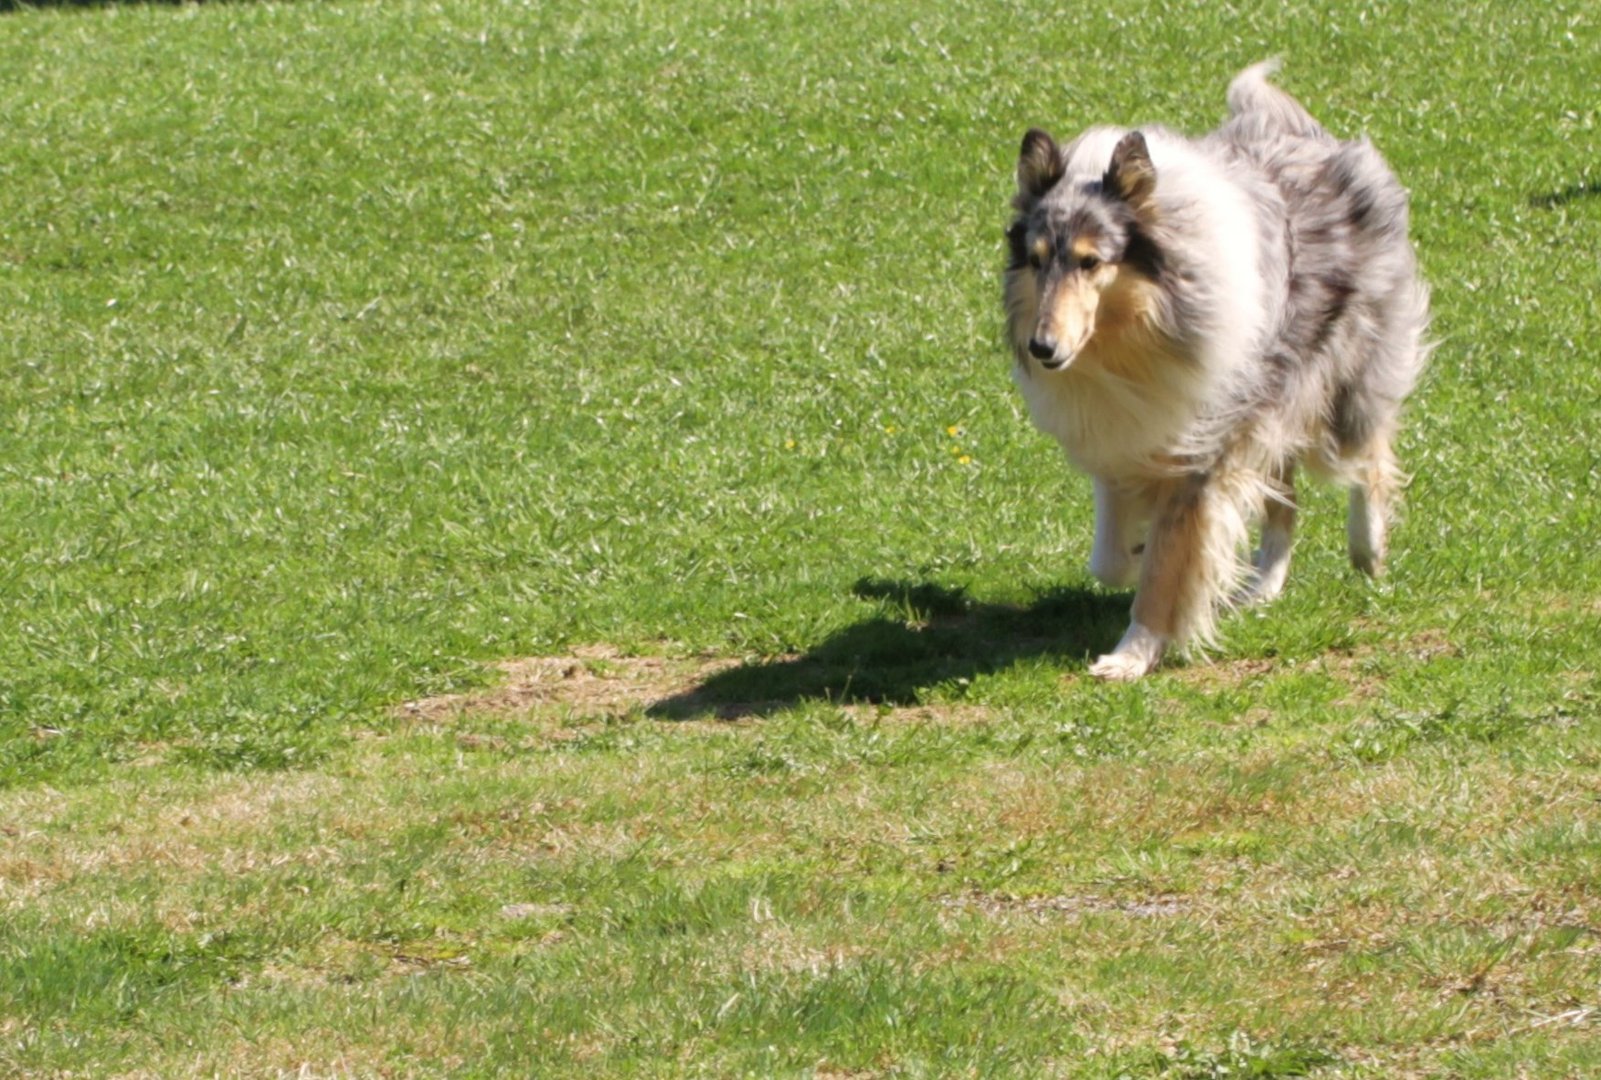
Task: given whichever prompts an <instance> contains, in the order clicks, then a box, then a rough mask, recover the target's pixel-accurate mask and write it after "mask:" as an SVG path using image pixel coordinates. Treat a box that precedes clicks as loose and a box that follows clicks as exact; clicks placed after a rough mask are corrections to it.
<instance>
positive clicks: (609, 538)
mask: <svg viewBox="0 0 1601 1080" xmlns="http://www.w3.org/2000/svg"><path fill="white" fill-rule="evenodd" d="M13 7H15V5H7V4H3V3H0V10H4V11H5V13H4V14H0V113H3V115H4V116H5V118H6V119H5V124H4V125H3V132H0V148H3V149H0V296H4V298H5V300H6V304H5V310H4V313H3V314H0V416H3V417H4V422H3V424H0V1073H15V1074H27V1075H65V1074H75V1075H106V1074H123V1075H139V1076H183V1075H214V1074H219V1073H220V1074H226V1075H277V1074H280V1073H283V1074H297V1075H298V1074H301V1073H302V1072H304V1074H308V1075H311V1074H314V1075H374V1074H382V1073H393V1074H403V1075H434V1074H462V1075H495V1074H506V1075H552V1076H565V1075H571V1076H580V1075H582V1076H594V1075H603V1076H651V1077H655V1076H768V1075H795V1076H804V1075H810V1076H817V1077H835V1078H838V1077H845V1076H945V1075H978V1076H991V1075H1007V1076H1026V1077H1033V1076H1041V1075H1060V1076H1073V1077H1079V1076H1083V1077H1106V1078H1112V1077H1120V1076H1130V1077H1166V1078H1175V1077H1223V1076H1228V1077H1237V1076H1258V1077H1278V1076H1299V1075H1311V1076H1331V1077H1332V1076H1341V1077H1346V1076H1351V1077H1357V1076H1360V1077H1393V1076H1400V1075H1420V1076H1460V1077H1499V1076H1541V1077H1546V1076H1575V1077H1577V1076H1585V1075H1593V1074H1595V1073H1596V1072H1597V1071H1601V1040H1597V1039H1596V1038H1595V1036H1594V1032H1595V1025H1596V1023H1597V1022H1598V1021H1601V990H1598V980H1601V940H1598V938H1597V934H1598V933H1601V892H1598V890H1597V887H1596V882H1597V881H1598V880H1601V810H1598V805H1601V804H1598V802H1597V797H1598V795H1601V751H1598V749H1597V746H1598V742H1597V739H1598V736H1601V708H1598V707H1597V701H1598V694H1601V689H1598V687H1597V684H1596V681H1595V671H1596V665H1597V658H1598V655H1601V649H1598V646H1597V640H1598V634H1601V557H1598V555H1597V553H1596V538H1597V536H1598V535H1601V513H1598V511H1597V506H1598V505H1601V501H1598V491H1597V471H1598V470H1597V467H1598V460H1597V458H1598V452H1601V451H1598V446H1601V444H1598V443H1597V440H1596V439H1595V438H1594V437H1593V429H1594V426H1595V416H1596V408H1597V402H1601V363H1598V360H1601V355H1598V350H1597V346H1596V344H1595V342H1596V340H1597V337H1598V331H1601V320H1598V318H1597V315H1596V313H1595V303H1594V295H1595V284H1596V252H1597V251H1601V196H1598V194H1597V191H1598V186H1601V177H1598V176H1597V173H1596V168H1597V164H1596V161H1595V153H1594V147H1595V145H1596V140H1597V138H1598V136H1597V122H1598V114H1597V104H1596V100H1595V87H1596V85H1597V82H1598V80H1601V61H1598V60H1597V57H1601V27H1598V23H1601V18H1598V16H1597V13H1596V11H1595V10H1594V9H1593V6H1592V5H1589V4H1584V3H1576V2H1571V3H1570V2H1563V3H1554V4H1547V5H1541V6H1537V7H1528V8H1525V7H1522V6H1517V5H1503V4H1497V3H1489V2H1477V0H1474V2H1468V3H1463V4H1458V5H1453V6H1451V7H1450V8H1449V10H1447V9H1446V8H1443V7H1438V6H1433V5H1420V4H1408V3H1379V4H1372V5H1357V4H1343V3H1341V4H1336V3H1328V4H1310V3H1291V4H1285V5H1256V6H1247V7H1246V9H1245V10H1229V9H1227V8H1225V7H1223V6H1219V5H1213V4H1205V3H1199V2H1195V3H1169V4H1160V5H1157V4H1150V5H1102V6H1101V7H1097V6H1095V5H1066V6H1063V7H1061V8H1059V9H1050V8H1048V7H1040V6H1038V5H1033V6H1030V5H1020V4H1009V3H1008V4H985V5H940V6H933V5H931V6H927V7H926V9H925V8H918V7H914V6H910V5H892V4H882V3H867V4H843V3H835V2H815V3H796V4H786V5H780V6H778V7H776V8H774V9H763V8H759V7H750V6H748V5H745V4H738V3H727V2H723V0H711V2H707V3H697V4H688V3H673V4H652V5H645V4H628V3H613V2H610V0H603V2H601V3H599V4H577V3H569V2H566V0H561V2H556V3H533V4H530V3H514V2H509V0H508V2H498V0H439V2H433V3H420V2H412V0H395V2H391V3H383V4H378V3H367V4H356V3H343V2H337V3H299V4H287V3H284V4H253V3H238V4H207V5H201V6H169V5H154V6H144V5H135V4H126V5H121V4H114V5H108V6H105V7H93V6H91V7H78V6H74V5H65V6H60V7H55V6H51V7H46V8H41V9H37V10H36V9H31V8H26V7H23V8H21V9H18V10H6V9H9V8H13ZM1102 7H1105V8H1107V9H1108V10H1104V11H1103V10H1101V8H1102ZM1274 54H1281V55H1283V56H1284V57H1285V59H1286V67H1285V71H1284V74H1283V76H1282V78H1281V80H1280V81H1281V82H1282V83H1283V84H1284V85H1285V86H1286V87H1287V88H1288V89H1290V90H1291V91H1292V92H1294V93H1296V94H1297V95H1298V96H1300V98H1301V99H1302V100H1303V101H1305V102H1306V103H1307V104H1308V106H1309V107H1310V108H1311V109H1312V110H1313V112H1314V113H1315V114H1316V115H1318V116H1319V117H1320V118H1321V119H1323V120H1324V121H1325V122H1326V123H1327V124H1328V125H1329V126H1330V127H1331V128H1333V129H1334V130H1335V131H1337V132H1339V133H1341V134H1342V135H1348V136H1355V135H1357V134H1359V133H1366V134H1368V135H1369V136H1371V137H1372V138H1373V139H1374V141H1375V142H1376V143H1377V145H1378V146H1379V147H1380V148H1381V150H1382V151H1383V152H1384V153H1385V155H1386V156H1387V158H1388V159H1389V160H1390V161H1391V163H1392V164H1393V165H1394V166H1395V168H1396V170H1397V172H1398V173H1399V174H1400V176H1401V177H1402V179H1403V181H1404V182H1405V183H1406V184H1407V186H1408V187H1409V189H1410V190H1411V191H1412V193H1413V223H1414V235H1415V237H1416V240H1417V244H1418V248H1419V252H1420V255H1421V258H1422V261H1423V264H1424V268H1425V272H1426V274H1427V276H1428V277H1429V279H1430V280H1431V282H1432V283H1433V285H1434V290H1435V291H1434V296H1435V316H1436V317H1435V333H1436V336H1437V337H1438V338H1439V339H1440V342H1441V344H1440V347H1439V349H1438V351H1437V352H1436V354H1435V359H1434V363H1433V367H1432V368H1431V370H1430V372H1429V374H1428V376H1427V378H1426V379H1425V382H1424V384H1423V386H1422V387H1421V388H1420V389H1419V392H1418V394H1417V395H1416V397H1415V399H1414V401H1413V403H1412V405H1411V408H1410V411H1409V419H1408V425H1407V427H1406V429H1405V431H1404V434H1403V437H1402V441H1401V448H1400V449H1401V455H1402V459H1403V464H1404V465H1405V467H1406V468H1407V469H1408V470H1409V471H1411V472H1412V473H1413V474H1414V475H1415V480H1414V481H1413V483H1412V484H1411V487H1410V489H1409V491H1408V495H1407V504H1406V510H1405V516H1404V518H1403V520H1402V522H1401V523H1400V526H1399V528H1398V529H1397V531H1396V534H1395V550H1394V554H1393V558H1392V563H1391V573H1390V576H1389V578H1388V579H1387V580H1386V581H1385V582H1384V583H1383V584H1382V585H1379V586H1374V585H1371V584H1369V583H1367V582H1365V581H1363V580H1361V579H1359V578H1358V577H1357V576H1355V575H1354V574H1353V573H1352V572H1351V571H1350V570H1349V569H1348V568H1347V567H1346V565H1345V562H1344V559H1343V555H1342V544H1343V523H1342V520H1341V518H1342V514H1341V510H1342V501H1343V500H1342V499H1341V498H1340V497H1339V495H1338V494H1337V493H1333V492H1329V491H1316V490H1315V489H1314V490H1312V491H1309V492H1308V496H1309V497H1308V498H1307V500H1306V508H1307V513H1305V514H1304V515H1303V518H1302V520H1303V522H1304V532H1303V536H1302V539H1301V542H1300V544H1299V546H1298V549H1297V558H1296V565H1295V567H1294V569H1293V571H1292V575H1291V580H1290V585H1289V588H1288V591H1287V592H1286V594H1285V596H1284V597H1283V598H1282V599H1281V600H1279V601H1278V602H1276V603H1275V604H1273V605H1272V606H1271V608H1269V609H1267V610H1266V611H1264V612H1261V613H1251V614H1248V615H1244V616H1240V617H1236V618H1233V619H1231V620H1229V621H1228V622H1227V623H1226V625H1225V628H1224V631H1225V637H1224V647H1223V649H1222V650H1221V652H1220V653H1219V654H1218V656H1216V657H1215V658H1214V662H1213V663H1210V664H1207V663H1197V664H1193V665H1190V666H1188V667H1185V666H1181V665H1175V666H1172V667H1169V668H1167V669H1164V670H1163V671H1162V672H1161V673H1160V674H1158V675H1157V676H1155V677H1153V678H1151V679H1149V680H1147V681H1145V682H1143V683H1140V684H1138V685H1135V686H1128V687H1108V686H1102V685H1097V684H1094V683H1092V682H1090V681H1089V680H1088V679H1086V678H1085V676H1084V666H1085V662H1086V659H1087V658H1089V657H1091V656H1093V655H1095V654H1096V653H1097V652H1099V651H1101V650H1103V649H1104V648H1105V647H1106V646H1107V645H1109V644H1111V643H1112V642H1113V641H1115V640H1116V637H1117V635H1118V633H1119V632H1120V630H1121V623H1122V619H1123V618H1124V614H1125V612H1126V607H1127V603H1128V597H1127V596H1126V595H1124V594H1117V593H1107V592H1104V591H1103V590H1100V589H1099V588H1098V587H1095V586H1094V585H1093V584H1092V583H1091V582H1090V580H1089V579H1088V577H1087V575H1086V573H1085V572H1084V570H1083V569H1082V566H1083V563H1084V561H1085V559H1086V557H1087V552H1088V547H1089V537H1090V529H1091V515H1090V507H1089V492H1088V485H1087V483H1086V482H1085V481H1083V480H1082V479H1081V478H1078V477H1075V476H1073V475H1072V474H1071V473H1070V472H1069V471H1068V470H1067V468H1066V467H1065V466H1064V465H1063V463H1062V461H1061V458H1060V454H1059V452H1058V451H1056V450H1055V449H1053V447H1051V446H1050V445H1048V444H1047V443H1046V441H1045V440H1044V439H1043V438H1042V437H1040V436H1039V435H1037V434H1036V433H1034V432H1033V431H1032V430H1031V429H1030V427H1029V425H1028V424H1027V422H1026V420H1025V419H1024V418H1023V416H1022V413H1021V407H1020V403H1019V401H1018V399H1017V397H1016V395H1015V392H1014V391H1013V390H1012V389H1011V387H1010V385H1009V380H1008V370H1007V369H1008V360H1007V359H1006V358H1005V356H1004V355H1003V353H1004V349H1003V347H1002V342H1001V333H1000V326H999V323H1000V319H999V310H998V308H999V297H998V293H999V287H998V274H999V269H1000V264H1001V261H1002V253H1001V238H1000V234H1001V230H1002V228H1003V226H1004V224H1005V222H1006V214H1007V211H1006V202H1007V199H1008V198H1009V195H1010V190H1009V189H1010V185H1011V179H1010V177H1011V170H1012V167H1013V164H1014V158H1013V156H1014V155H1015V153H1016V145H1017V139H1018V137H1019V136H1020V134H1021V133H1022V131H1023V130H1025V129H1026V128H1027V127H1028V126H1030V125H1034V124H1044V125H1047V126H1049V127H1050V128H1051V129H1052V130H1053V131H1054V132H1055V133H1057V134H1058V135H1066V134H1071V133H1072V132H1073V131H1074V130H1076V129H1077V128H1079V127H1082V126H1084V125H1087V124H1089V123H1093V122H1101V121H1123V122H1135V121H1146V120H1149V121H1156V122H1163V123H1167V124H1170V125H1173V126H1176V127H1180V128H1185V129H1189V130H1202V129H1204V128H1206V127H1207V126H1209V125H1210V124H1212V123H1213V122H1215V120H1216V119H1217V118H1218V117H1219V116H1220V115H1221V112H1222V108H1223V105H1222V92H1223V88H1224V86H1225V85H1226V83H1227V80H1228V78H1229V77H1230V76H1231V75H1232V74H1233V73H1234V72H1235V71H1236V70H1238V69H1239V68H1240V67H1242V66H1244V65H1245V64H1247V63H1250V62H1252V61H1255V60H1258V59H1261V58H1262V57H1264V56H1268V55H1274ZM601 646H604V650H599V649H598V648H597V647H601ZM567 654H576V655H578V656H580V657H583V658H585V659H583V661H582V665H581V666H582V668H583V670H582V671H581V672H579V673H578V674H576V675H574V676H572V677H571V678H568V679H567V680H566V682H565V683H563V684H561V685H562V686H565V687H566V689H561V688H560V687H558V688H557V689H555V690H552V689H551V687H550V686H549V685H543V684H542V685H543V688H536V689H535V690H534V691H531V693H532V696H531V697H525V698H523V699H516V698H515V695H512V696H511V697H507V696H505V695H504V694H503V695H502V697H499V698H496V697H495V696H494V694H495V693H496V691H495V690H494V689H493V688H494V686H495V685H496V683H497V681H498V680H500V679H502V678H503V676H502V675H501V674H499V673H498V672H497V671H496V669H495V668H494V667H493V662H495V661H498V660H503V659H507V658H515V657H528V656H534V657H540V656H549V657H555V656H563V655H567ZM656 658H665V660H660V661H658V660H657V659H656ZM658 663H659V664H664V665H665V667H662V668H660V669H659V668H657V667H653V666H652V664H658ZM539 670H546V669H539ZM551 670H554V669H551ZM658 670H665V671H667V672H668V673H669V675H670V676H671V677H663V678H658V679H656V680H655V681H651V678H650V677H648V676H650V673H651V672H656V671H658ZM629 680H638V682H637V686H638V688H639V692H637V693H634V694H633V696H632V697H630V696H629V695H628V694H627V693H623V692H620V691H617V690H616V688H617V687H619V686H623V687H625V688H626V687H627V686H632V685H635V684H634V683H630V681H629ZM580 687H590V688H599V689H598V690H597V691H596V692H597V693H601V692H602V691H604V693H609V694H610V695H611V696H609V697H607V696H604V693H603V694H602V696H599V697H590V698H583V697H581V696H579V695H577V693H576V690H575V688H580ZM608 688H610V689H608ZM474 694H486V695H488V696H485V697H481V698H475V697H473V696H471V695H474ZM440 695H464V696H461V697H456V698H452V699H440V697H439V696H440ZM429 697H432V698H434V699H435V701H434V703H433V704H432V705H431V706H429V707H427V708H421V709H413V710H406V709H402V708H399V706H400V705H401V704H402V703H404V702H408V701H417V700H419V699H423V698H429ZM511 700H521V701H522V707H521V708H507V707H505V705H506V703H507V702H508V701H511ZM497 702H498V703H499V704H498V705H497V704H496V703H497ZM709 716H723V717H726V718H727V720H726V722H715V721H711V720H708V717H709Z"/></svg>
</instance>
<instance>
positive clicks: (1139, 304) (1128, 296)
mask: <svg viewBox="0 0 1601 1080" xmlns="http://www.w3.org/2000/svg"><path fill="white" fill-rule="evenodd" d="M1090 276H1091V277H1093V278H1094V279H1096V281H1097V282H1098V283H1099V284H1100V287H1101V303H1100V309H1099V314H1098V315H1097V323H1098V325H1099V326H1100V328H1101V329H1102V330H1104V331H1106V332H1108V333H1117V332H1120V331H1122V330H1125V329H1127V328H1129V327H1132V326H1134V325H1137V324H1139V323H1143V322H1146V321H1148V320H1149V319H1150V318H1151V317H1152V316H1153V315H1154V314H1155V313H1156V301H1157V297H1158V296H1159V295H1160V291H1159V290H1158V289H1157V286H1156V283H1155V282H1153V281H1151V280H1150V279H1149V278H1147V277H1145V276H1144V275H1142V274H1139V273H1136V272H1135V271H1133V270H1128V269H1126V268H1124V267H1123V266H1122V264H1120V263H1103V264H1101V265H1100V266H1098V267H1096V268H1095V270H1094V271H1092V272H1091V275H1090Z"/></svg>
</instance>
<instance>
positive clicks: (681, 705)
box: [396, 645, 995, 748]
mask: <svg viewBox="0 0 1601 1080" xmlns="http://www.w3.org/2000/svg"><path fill="white" fill-rule="evenodd" d="M798 660H799V658H798V657H778V658H776V659H771V658H770V659H766V660H764V661H762V662H761V664H760V665H759V667H763V668H766V667H782V666H783V665H785V664H786V663H795V662H798ZM746 663H748V662H747V661H742V660H740V659H738V658H735V657H728V656H714V655H707V654H703V655H698V656H689V657H668V656H630V655H626V654H624V653H623V652H622V651H621V650H618V649H616V648H613V647H611V646H609V645H587V646H584V647H582V648H579V649H576V650H574V651H573V652H571V653H569V654H567V655H564V656H535V657H527V658H524V659H519V660H505V661H502V662H501V663H499V664H497V665H496V667H497V668H498V669H499V670H500V671H501V672H503V673H504V675H505V679H504V681H503V682H502V683H500V684H499V685H497V686H493V687H489V688H488V689H485V690H477V691H472V692H469V693H465V694H441V695H439V696H437V697H429V698H421V699H419V700H417V701H408V702H406V703H405V704H403V705H400V706H399V707H398V708H397V709H396V712H397V713H398V714H399V715H400V716H402V717H404V718H406V719H409V720H417V721H422V722H424V723H438V722H442V721H448V720H452V719H456V718H459V717H462V716H468V715H481V716H525V715H538V714H545V715H551V714H555V715H557V716H560V717H563V718H566V719H569V720H574V719H576V720H588V719H609V718H620V717H624V716H628V715H630V714H635V713H641V712H643V713H646V714H648V715H650V716H652V717H656V718H658V719H666V720H672V721H674V722H676V723H679V724H680V725H682V726H684V727H685V728H691V729H692V728H694V727H695V723H694V722H695V721H696V720H704V719H710V720H713V721H716V722H727V721H733V720H746V719H753V718H756V717H760V716H765V715H768V714H770V713H772V712H775V711H777V710H779V709H782V708H785V707H788V706H793V705H796V704H799V703H800V702H801V701H802V700H805V698H803V697H800V696H797V695H795V694H794V693H789V694H782V693H777V694H775V695H774V696H771V697H764V696H762V695H761V692H760V691H761V688H760V687H746V686H741V687H740V688H739V689H733V690H731V689H730V688H729V687H728V686H727V685H723V686H719V685H718V684H719V683H720V682H726V680H719V679H718V676H722V675H726V674H728V673H731V672H735V671H736V669H739V668H741V667H742V666H744V665H745V664H746ZM753 666H758V665H753ZM746 681H747V682H750V683H755V680H746ZM751 688H754V689H755V690H756V692H755V693H749V692H747V691H748V690H749V689H751ZM840 708H841V709H842V710H843V711H845V712H846V713H848V714H849V715H850V716H851V718H852V719H854V720H856V721H858V722H860V723H871V722H874V721H877V720H883V721H890V722H894V723H900V724H905V723H913V724H918V723H925V724H942V725H965V724H977V723H984V722H987V721H989V720H992V719H993V718H994V715H995V711H994V710H993V709H991V708H989V707H987V706H982V705H965V704H948V705H922V704H917V705H893V706H892V705H881V704H864V703H851V704H842V705H841V706H840ZM572 730H573V732H574V733H576V732H577V730H578V729H572ZM463 738H464V739H466V740H468V741H469V742H470V744H472V745H480V744H482V745H487V746H490V747H491V748H493V747H494V746H496V745H497V744H498V743H501V742H504V741H505V740H504V739H502V738H500V737H499V736H493V735H467V736H463Z"/></svg>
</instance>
